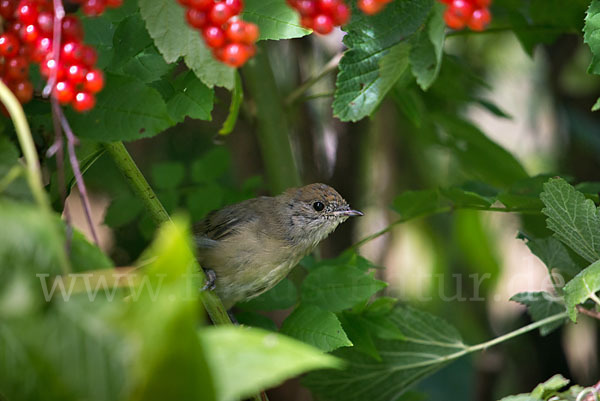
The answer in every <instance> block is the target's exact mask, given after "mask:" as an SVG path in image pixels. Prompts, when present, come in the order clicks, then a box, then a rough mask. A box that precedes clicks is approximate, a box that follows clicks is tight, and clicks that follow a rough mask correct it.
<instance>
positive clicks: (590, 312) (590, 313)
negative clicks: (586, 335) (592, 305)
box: [577, 305, 600, 320]
mask: <svg viewBox="0 0 600 401" xmlns="http://www.w3.org/2000/svg"><path fill="white" fill-rule="evenodd" d="M577 312H579V313H582V314H584V315H587V316H589V317H593V318H594V319H598V320H600V312H598V311H595V310H590V309H587V308H585V307H583V306H582V305H577Z"/></svg>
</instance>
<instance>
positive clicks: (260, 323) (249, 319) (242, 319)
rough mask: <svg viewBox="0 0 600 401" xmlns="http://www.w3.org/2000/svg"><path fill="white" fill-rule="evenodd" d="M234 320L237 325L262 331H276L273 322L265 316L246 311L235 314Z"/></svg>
mask: <svg viewBox="0 0 600 401" xmlns="http://www.w3.org/2000/svg"><path fill="white" fill-rule="evenodd" d="M235 318H236V319H237V321H238V323H239V324H241V325H244V326H251V327H257V328H259V329H264V330H268V331H275V332H276V331H277V330H278V329H277V325H276V324H275V322H274V321H272V320H271V319H269V318H268V317H266V316H265V315H261V314H260V313H257V312H252V311H248V310H242V311H239V312H236V314H235Z"/></svg>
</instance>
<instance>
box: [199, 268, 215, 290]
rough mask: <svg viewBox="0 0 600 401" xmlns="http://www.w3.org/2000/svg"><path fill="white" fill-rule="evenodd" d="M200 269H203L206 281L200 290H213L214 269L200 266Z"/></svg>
mask: <svg viewBox="0 0 600 401" xmlns="http://www.w3.org/2000/svg"><path fill="white" fill-rule="evenodd" d="M202 270H204V274H206V283H204V287H202V289H201V290H200V291H206V290H208V291H212V290H214V289H215V283H216V281H217V273H215V271H214V270H213V269H205V268H202Z"/></svg>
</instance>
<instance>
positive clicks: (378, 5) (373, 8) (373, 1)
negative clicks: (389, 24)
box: [358, 0, 385, 15]
mask: <svg viewBox="0 0 600 401" xmlns="http://www.w3.org/2000/svg"><path fill="white" fill-rule="evenodd" d="M383 7H385V3H382V2H380V1H377V0H358V8H360V10H361V11H362V12H363V13H365V14H367V15H373V14H377V13H378V12H379V11H381V10H383Z"/></svg>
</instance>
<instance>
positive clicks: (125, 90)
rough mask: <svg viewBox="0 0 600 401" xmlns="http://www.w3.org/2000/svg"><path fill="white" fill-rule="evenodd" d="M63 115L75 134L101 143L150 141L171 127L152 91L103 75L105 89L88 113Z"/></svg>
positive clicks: (133, 81)
mask: <svg viewBox="0 0 600 401" xmlns="http://www.w3.org/2000/svg"><path fill="white" fill-rule="evenodd" d="M142 99H143V101H142ZM67 115H68V119H69V122H70V123H71V127H72V128H73V131H74V132H75V134H77V135H79V136H80V137H82V138H90V139H94V140H96V141H102V142H111V141H129V140H135V139H140V138H145V137H150V136H154V135H156V134H158V133H160V132H162V131H163V130H165V129H166V128H168V127H170V126H171V125H173V121H172V120H171V118H170V116H169V113H168V112H167V107H166V105H165V102H164V101H163V99H162V97H161V96H160V94H159V93H158V92H157V91H156V89H154V88H151V87H149V86H147V85H145V84H143V83H142V82H139V81H136V80H134V79H131V78H130V77H124V76H119V75H114V74H106V87H105V88H104V89H103V90H102V92H100V93H99V94H98V97H97V103H96V106H95V107H94V108H93V109H92V111H90V112H88V113H76V112H73V111H69V110H68V111H67Z"/></svg>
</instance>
